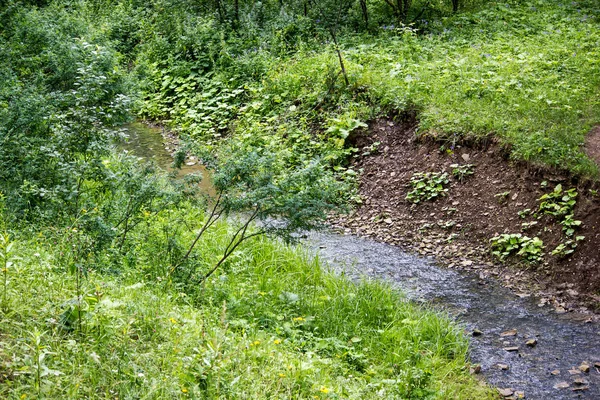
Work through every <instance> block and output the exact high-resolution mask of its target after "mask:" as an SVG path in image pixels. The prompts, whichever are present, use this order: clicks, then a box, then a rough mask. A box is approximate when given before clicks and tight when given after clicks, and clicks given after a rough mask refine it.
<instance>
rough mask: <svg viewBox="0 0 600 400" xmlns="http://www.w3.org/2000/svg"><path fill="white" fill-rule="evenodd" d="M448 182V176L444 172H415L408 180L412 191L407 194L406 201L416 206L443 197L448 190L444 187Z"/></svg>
mask: <svg viewBox="0 0 600 400" xmlns="http://www.w3.org/2000/svg"><path fill="white" fill-rule="evenodd" d="M448 182H449V181H448V174H447V173H445V172H444V173H440V172H416V173H414V174H413V176H412V178H411V179H410V185H411V186H412V188H413V190H411V191H410V192H408V194H407V195H406V200H408V201H410V202H411V203H415V204H418V203H420V202H422V201H428V200H435V199H436V198H438V197H440V196H445V195H446V193H447V192H448V189H447V188H445V187H444V185H447V184H448Z"/></svg>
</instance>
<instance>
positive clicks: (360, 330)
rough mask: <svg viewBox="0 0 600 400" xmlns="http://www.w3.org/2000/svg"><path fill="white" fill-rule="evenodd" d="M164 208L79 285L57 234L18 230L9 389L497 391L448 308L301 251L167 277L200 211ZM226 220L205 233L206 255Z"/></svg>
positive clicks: (8, 320)
mask: <svg viewBox="0 0 600 400" xmlns="http://www.w3.org/2000/svg"><path fill="white" fill-rule="evenodd" d="M163 213H164V215H159V216H157V217H156V218H155V219H153V220H152V221H148V222H147V223H146V224H145V226H144V227H140V229H138V230H136V232H135V233H134V234H132V237H131V240H130V242H128V243H129V246H130V247H129V249H130V250H129V251H130V252H131V256H130V257H129V259H130V260H132V262H131V263H129V264H123V265H120V267H119V270H118V271H119V272H118V273H116V274H115V273H114V271H115V270H116V269H115V267H116V266H115V265H114V264H113V266H112V268H111V270H112V271H113V272H112V273H111V272H107V270H106V268H105V267H106V265H105V263H108V261H107V258H106V256H105V255H103V256H98V257H94V258H89V259H88V262H87V263H85V264H86V267H85V270H86V274H84V275H83V276H82V284H81V287H80V289H78V288H77V279H76V276H75V275H74V274H70V273H68V267H67V264H68V263H65V252H68V251H69V250H68V249H69V246H68V244H67V243H66V242H65V240H64V239H63V238H62V237H63V236H62V235H61V234H58V235H57V234H56V233H49V232H46V233H45V234H43V235H42V234H40V235H39V236H38V237H33V238H31V237H30V238H27V237H23V238H20V239H16V240H15V239H12V242H14V245H13V246H14V248H15V249H16V250H15V253H14V254H13V256H12V257H13V260H14V263H13V264H12V266H11V267H10V268H9V270H8V276H9V283H8V296H7V297H8V303H7V304H5V307H4V309H3V310H4V311H3V313H2V317H1V319H0V332H1V335H0V344H1V347H0V348H1V350H0V379H2V381H3V382H2V385H1V387H0V396H2V397H3V398H7V399H23V398H123V399H127V398H156V399H159V398H307V399H313V398H332V399H333V398H355V399H367V398H381V397H384V398H424V397H427V398H438V399H447V398H464V399H472V398H491V395H490V391H489V389H488V388H486V387H485V386H483V385H482V384H480V383H479V382H478V381H477V380H476V379H475V378H473V377H472V376H470V375H469V370H468V363H467V358H466V357H467V351H468V343H467V340H466V339H465V338H464V336H463V334H462V332H461V328H460V327H459V326H457V325H455V323H453V322H452V321H451V320H450V319H449V318H447V317H445V316H444V315H441V314H438V313H435V312H433V311H430V310H426V309H423V308H421V307H418V306H416V305H414V304H412V303H410V302H407V301H405V300H404V299H403V298H402V297H401V295H399V294H398V293H396V292H395V291H393V290H391V289H390V288H389V287H387V286H385V285H383V284H381V283H377V282H362V283H360V284H354V283H352V282H350V281H348V280H347V279H346V278H344V277H340V276H335V275H333V274H330V273H329V272H327V271H325V270H324V269H323V268H322V267H321V265H320V264H319V261H318V260H316V259H313V258H311V257H309V256H308V255H307V254H306V253H305V252H304V251H302V250H301V249H298V248H293V247H289V246H286V245H284V244H282V243H279V242H276V241H271V240H268V239H257V240H255V241H253V242H252V243H249V244H248V245H247V246H245V247H244V248H243V249H242V250H240V251H238V252H236V253H235V254H234V256H233V259H232V261H231V262H230V263H228V264H227V266H226V268H225V269H223V270H222V271H220V272H219V273H218V275H217V276H215V277H214V278H212V279H211V280H210V281H209V282H208V283H207V284H206V285H205V286H204V287H188V286H186V285H184V284H182V281H180V280H179V281H178V280H175V279H170V278H169V277H168V275H165V273H164V272H165V270H164V265H163V263H164V262H165V260H166V257H168V254H167V253H168V251H167V250H166V249H165V248H164V247H162V246H157V243H159V242H160V241H162V240H165V239H164V237H165V233H164V232H165V230H164V229H165V225H164V224H165V223H166V221H167V220H170V221H173V220H182V219H185V220H186V223H188V224H194V221H197V218H198V217H199V216H200V214H199V213H198V211H196V210H192V209H183V210H181V211H164V212H163ZM230 229H231V227H230V226H229V225H227V223H222V224H220V225H219V226H218V227H216V228H215V229H214V230H213V231H211V232H210V235H209V236H207V237H206V238H205V239H203V240H204V242H203V243H201V246H200V248H202V251H201V252H200V255H199V256H198V257H197V258H196V261H197V262H198V263H200V265H202V263H210V262H212V261H214V259H215V258H216V257H217V256H218V252H219V249H220V246H221V245H222V244H225V241H226V234H227V233H228V232H229V230H230ZM160 232H163V233H162V235H161V233H160ZM190 234H191V233H186V234H182V235H183V236H181V237H180V239H181V240H183V241H186V240H188V239H189V238H190V237H188V236H189V235H190ZM160 236H163V237H162V238H161V237H160ZM103 271H104V272H103ZM77 293H81V297H80V299H81V300H78V297H77ZM79 303H80V304H79ZM79 305H80V306H81V307H80V308H78V307H79ZM73 310H81V311H82V312H81V328H80V327H79V324H78V323H77V322H76V319H77V318H78V316H79V314H77V313H75V314H73ZM73 317H74V318H73Z"/></svg>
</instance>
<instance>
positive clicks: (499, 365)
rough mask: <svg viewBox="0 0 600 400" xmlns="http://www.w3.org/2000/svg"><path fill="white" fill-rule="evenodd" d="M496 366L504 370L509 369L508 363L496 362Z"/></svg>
mask: <svg viewBox="0 0 600 400" xmlns="http://www.w3.org/2000/svg"><path fill="white" fill-rule="evenodd" d="M496 366H497V367H498V368H500V369H501V370H502V371H506V370H508V365H506V364H496Z"/></svg>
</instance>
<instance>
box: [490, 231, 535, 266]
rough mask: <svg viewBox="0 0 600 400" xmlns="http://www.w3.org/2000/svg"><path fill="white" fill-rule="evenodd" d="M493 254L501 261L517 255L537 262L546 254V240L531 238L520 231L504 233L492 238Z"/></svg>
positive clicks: (525, 259) (531, 261)
mask: <svg viewBox="0 0 600 400" xmlns="http://www.w3.org/2000/svg"><path fill="white" fill-rule="evenodd" d="M490 241H491V248H492V255H494V256H496V257H498V259H500V261H505V260H506V259H507V258H508V257H510V256H513V255H516V256H518V257H520V258H521V259H522V260H524V261H527V262H529V263H537V262H540V261H541V260H542V257H543V255H544V253H543V250H544V242H543V241H542V240H541V239H539V238H538V237H534V238H530V237H528V236H524V235H521V234H520V233H512V234H508V233H504V234H502V235H500V236H496V237H493V238H492V239H490Z"/></svg>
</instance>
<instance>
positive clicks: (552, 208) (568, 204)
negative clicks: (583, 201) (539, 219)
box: [539, 183, 577, 219]
mask: <svg viewBox="0 0 600 400" xmlns="http://www.w3.org/2000/svg"><path fill="white" fill-rule="evenodd" d="M576 199H577V191H576V190H575V189H574V188H572V189H569V190H563V187H562V185H561V184H560V183H559V184H558V185H556V186H555V187H554V190H553V191H552V192H550V193H547V194H545V195H543V196H542V197H540V198H539V201H540V208H539V212H540V213H542V214H546V215H552V216H554V217H556V218H557V219H560V218H563V217H565V216H567V215H569V214H572V213H573V208H574V207H575V203H576V202H577V200H576Z"/></svg>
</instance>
